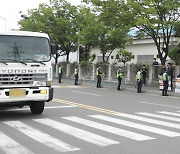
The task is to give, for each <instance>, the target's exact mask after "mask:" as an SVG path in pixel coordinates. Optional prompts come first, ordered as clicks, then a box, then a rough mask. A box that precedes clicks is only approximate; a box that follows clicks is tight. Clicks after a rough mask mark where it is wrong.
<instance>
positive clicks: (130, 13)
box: [86, 0, 180, 64]
mask: <svg viewBox="0 0 180 154" xmlns="http://www.w3.org/2000/svg"><path fill="white" fill-rule="evenodd" d="M86 1H87V2H88V3H90V2H91V3H92V4H94V5H96V7H97V8H98V11H99V13H100V17H101V20H103V22H104V23H105V25H106V27H113V28H114V29H116V28H119V29H121V30H122V31H124V32H126V33H127V32H128V31H129V29H130V28H137V29H138V30H139V35H138V37H139V36H141V37H142V36H144V37H151V38H152V39H153V41H154V43H155V45H156V48H157V52H158V55H159V57H160V60H161V63H162V64H165V61H166V58H167V55H168V51H169V43H170V37H171V35H172V32H173V28H174V25H175V23H176V22H177V21H178V19H179V17H180V15H179V8H180V1H178V0H143V1H142V2H139V1H136V0H127V4H125V3H124V2H123V1H122V0H106V1H101V0H86ZM109 20H110V21H109ZM121 36H122V35H121ZM124 36H125V35H124ZM122 38H124V37H122ZM125 38H127V37H125ZM116 39H117V38H116ZM126 42H127V40H126ZM162 49H163V50H162Z"/></svg>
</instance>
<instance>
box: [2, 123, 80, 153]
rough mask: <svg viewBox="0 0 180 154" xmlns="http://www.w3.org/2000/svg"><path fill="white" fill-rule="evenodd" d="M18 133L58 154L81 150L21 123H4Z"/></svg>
mask: <svg viewBox="0 0 180 154" xmlns="http://www.w3.org/2000/svg"><path fill="white" fill-rule="evenodd" d="M3 123H5V124H7V125H9V126H11V127H13V128H15V129H17V130H18V131H20V132H22V133H24V134H25V135H27V136H28V137H30V138H32V139H34V140H36V141H38V142H40V143H41V144H44V145H46V146H48V147H50V148H52V149H54V150H56V151H58V152H69V151H75V150H80V149H79V148H76V147H73V146H71V145H69V144H67V143H65V142H63V141H61V140H59V139H56V138H54V137H52V136H50V135H48V134H46V133H43V132H42V131H40V130H38V129H34V128H33V127H31V126H29V125H27V124H25V123H23V122H20V121H7V122H3Z"/></svg>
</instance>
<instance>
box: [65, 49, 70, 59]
mask: <svg viewBox="0 0 180 154" xmlns="http://www.w3.org/2000/svg"><path fill="white" fill-rule="evenodd" d="M69 53H70V52H69V51H67V52H66V62H69Z"/></svg>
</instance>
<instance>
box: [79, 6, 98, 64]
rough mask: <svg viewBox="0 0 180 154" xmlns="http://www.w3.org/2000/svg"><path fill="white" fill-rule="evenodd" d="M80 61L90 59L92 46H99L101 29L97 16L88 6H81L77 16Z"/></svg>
mask: <svg viewBox="0 0 180 154" xmlns="http://www.w3.org/2000/svg"><path fill="white" fill-rule="evenodd" d="M76 22H77V25H78V42H79V51H80V61H88V60H89V58H90V48H91V47H94V46H97V41H98V32H99V30H100V27H99V23H98V20H97V16H96V15H95V14H94V13H93V12H92V11H91V10H90V8H87V7H81V8H80V9H79V14H78V18H77V21H76Z"/></svg>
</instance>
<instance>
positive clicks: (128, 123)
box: [90, 115, 180, 137]
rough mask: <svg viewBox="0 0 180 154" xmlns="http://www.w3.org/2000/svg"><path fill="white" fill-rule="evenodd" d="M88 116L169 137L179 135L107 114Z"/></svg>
mask: <svg viewBox="0 0 180 154" xmlns="http://www.w3.org/2000/svg"><path fill="white" fill-rule="evenodd" d="M90 117H93V118H97V119H100V120H105V121H108V122H112V123H116V124H120V125H125V126H129V127H133V128H137V129H141V130H144V131H149V132H152V133H156V134H160V135H164V136H169V137H176V136H180V133H176V132H172V131H168V130H165V129H160V128H156V127H151V126H146V125H143V124H137V123H134V122H129V121H125V120H121V119H116V118H111V117H107V116H102V115H91V116H90Z"/></svg>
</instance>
